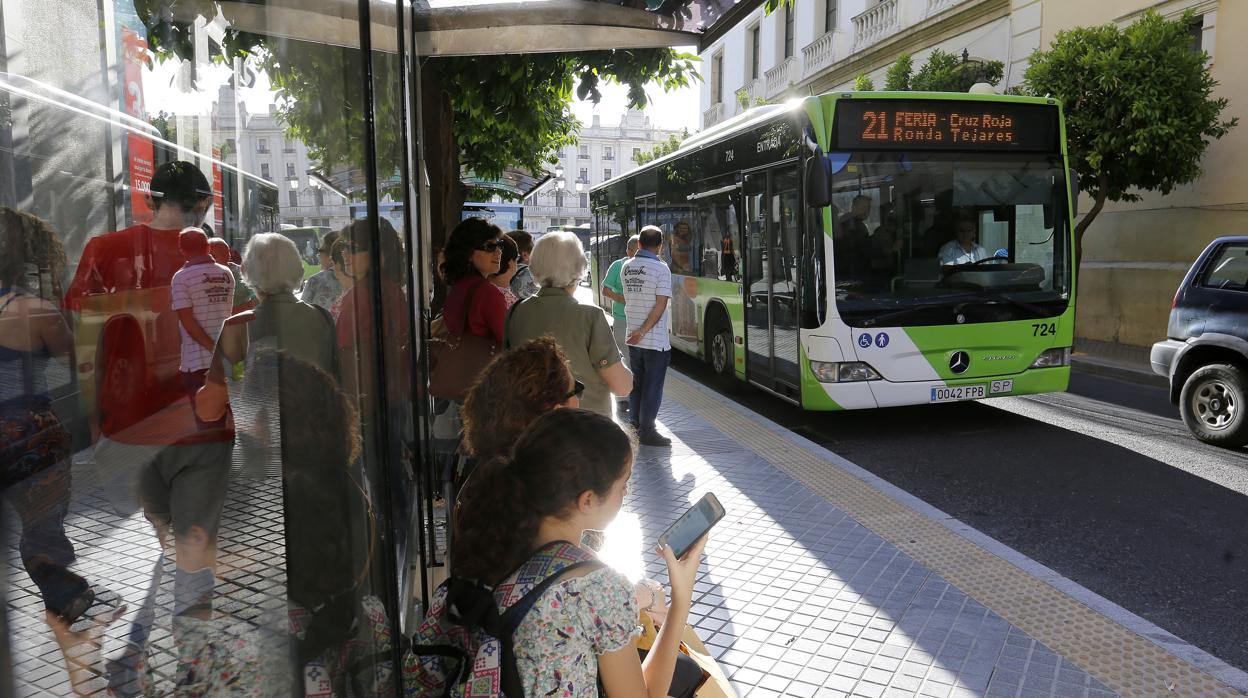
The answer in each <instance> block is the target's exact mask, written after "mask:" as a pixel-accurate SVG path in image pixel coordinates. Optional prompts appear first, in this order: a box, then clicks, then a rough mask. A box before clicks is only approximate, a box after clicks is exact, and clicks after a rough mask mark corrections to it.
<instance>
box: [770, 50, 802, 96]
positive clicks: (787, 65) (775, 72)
mask: <svg viewBox="0 0 1248 698" xmlns="http://www.w3.org/2000/svg"><path fill="white" fill-rule="evenodd" d="M766 80H767V99H772V98H774V97H776V96H777V95H779V94H780V93H781V92H784V91H785V90H787V89H789V85H793V84H795V83H796V82H797V56H789V57H788V58H786V59H784V60H783V61H781V62H780V64H779V65H777V66H776V67H774V68H772V69H771V70H769V71H767V77H766Z"/></svg>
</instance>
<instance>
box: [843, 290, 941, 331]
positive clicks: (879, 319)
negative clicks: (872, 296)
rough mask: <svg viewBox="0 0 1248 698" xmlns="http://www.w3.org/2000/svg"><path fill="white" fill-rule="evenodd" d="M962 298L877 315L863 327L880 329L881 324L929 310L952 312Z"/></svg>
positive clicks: (864, 322)
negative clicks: (956, 302)
mask: <svg viewBox="0 0 1248 698" xmlns="http://www.w3.org/2000/svg"><path fill="white" fill-rule="evenodd" d="M960 298H963V296H951V297H948V298H945V299H942V300H941V301H940V302H938V303H920V304H918V305H910V306H907V307H905V308H901V309H899V310H893V311H890V312H887V313H884V314H883V315H876V316H874V317H870V318H867V319H866V320H863V321H862V326H863V327H878V326H879V325H880V324H882V323H884V322H886V321H889V320H900V319H901V318H905V317H909V316H910V315H916V314H919V313H923V312H927V311H929V310H936V309H940V308H944V309H948V310H950V311H952V310H953V302H954V301H956V300H958V299H960Z"/></svg>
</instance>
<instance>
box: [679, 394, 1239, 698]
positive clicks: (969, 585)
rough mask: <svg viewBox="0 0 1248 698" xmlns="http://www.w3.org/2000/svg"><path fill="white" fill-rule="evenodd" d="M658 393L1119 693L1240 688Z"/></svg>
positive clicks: (742, 424) (745, 427)
mask: <svg viewBox="0 0 1248 698" xmlns="http://www.w3.org/2000/svg"><path fill="white" fill-rule="evenodd" d="M664 392H665V396H666V397H668V398H672V399H675V400H677V401H679V402H680V403H681V404H683V405H685V406H686V407H688V408H689V409H690V410H693V411H694V412H695V413H697V414H698V415H699V416H700V417H702V418H703V419H705V420H706V421H707V422H709V423H711V424H713V425H714V426H715V427H717V428H719V429H720V430H722V431H723V432H724V433H725V434H727V435H729V436H730V437H731V438H733V439H734V440H736V441H737V442H738V443H740V444H741V445H742V446H744V447H746V448H748V449H750V450H752V451H754V452H755V453H757V454H759V455H760V456H762V457H763V458H765V459H766V460H767V461H769V462H771V463H772V464H773V465H775V466H776V467H778V468H780V469H781V470H783V471H785V472H786V473H788V474H789V475H790V476H792V477H793V478H795V479H797V480H799V481H800V482H802V483H803V484H804V485H806V486H807V487H809V488H810V489H811V490H813V491H815V492H817V493H818V494H820V495H821V496H823V497H826V498H827V499H828V501H829V502H831V503H832V504H833V505H835V506H836V507H838V508H839V509H841V510H842V511H844V512H846V513H847V514H849V515H850V516H852V517H853V518H854V519H856V520H857V521H858V522H859V523H861V524H862V525H863V526H865V527H867V528H869V529H871V530H872V531H874V532H875V533H876V534H878V535H879V536H881V537H882V538H884V539H885V540H887V541H888V542H889V543H891V544H893V545H895V546H896V547H898V548H900V549H901V550H902V551H904V552H905V553H906V554H908V555H910V556H911V557H913V558H914V559H915V560H917V561H918V562H920V563H921V564H923V565H925V566H926V567H927V568H928V569H930V570H932V571H933V572H935V573H936V574H938V575H940V576H941V577H943V578H944V579H945V580H947V581H948V582H950V583H952V584H953V585H955V586H957V587H958V588H959V589H961V590H962V591H964V592H965V593H966V594H968V595H969V596H971V597H972V598H974V599H975V600H976V601H978V602H979V603H981V604H983V605H984V606H986V607H987V608H989V609H991V610H992V611H993V612H995V613H997V614H998V615H1000V616H1001V617H1002V618H1004V619H1005V620H1007V621H1009V622H1010V623H1011V624H1013V625H1014V626H1016V627H1017V628H1018V629H1019V630H1022V631H1023V632H1025V633H1027V634H1028V635H1030V636H1031V637H1032V638H1034V639H1036V640H1037V641H1039V642H1041V643H1043V644H1045V645H1047V646H1048V647H1050V648H1052V649H1053V650H1054V651H1056V652H1057V653H1059V654H1061V655H1062V656H1064V657H1065V658H1066V659H1067V660H1069V661H1070V662H1072V663H1074V664H1076V665H1078V666H1079V667H1081V668H1083V669H1084V670H1085V671H1087V672H1088V673H1089V674H1091V675H1092V676H1093V677H1095V678H1096V679H1097V680H1099V681H1101V682H1102V683H1104V684H1105V685H1106V686H1108V687H1109V688H1111V689H1113V690H1114V691H1116V692H1118V693H1120V694H1122V695H1123V696H1193V697H1195V696H1199V697H1201V698H1206V697H1210V696H1218V697H1220V696H1248V694H1246V693H1242V692H1240V691H1238V690H1236V689H1235V688H1233V687H1231V686H1228V685H1226V684H1225V683H1223V682H1222V681H1220V680H1218V679H1217V678H1216V677H1213V676H1211V675H1209V674H1208V673H1206V672H1204V671H1203V670H1201V669H1200V668H1198V667H1196V666H1193V665H1192V664H1189V663H1188V662H1185V661H1183V660H1182V659H1180V658H1178V657H1176V656H1174V655H1172V654H1170V653H1169V652H1166V651H1165V650H1164V649H1162V648H1161V647H1159V646H1158V645H1156V644H1154V643H1153V642H1151V641H1150V640H1148V639H1147V638H1144V637H1142V636H1140V635H1138V634H1137V633H1135V632H1133V631H1131V630H1130V629H1128V628H1125V627H1123V626H1122V625H1119V624H1118V623H1116V622H1114V621H1113V620H1111V619H1109V618H1107V617H1105V616H1104V615H1102V614H1100V613H1098V612H1096V611H1094V610H1093V609H1091V608H1088V607H1087V606H1086V605H1084V604H1082V603H1080V602H1079V601H1077V600H1076V599H1074V598H1072V597H1071V596H1069V595H1067V594H1065V593H1063V592H1062V591H1060V590H1058V589H1056V588H1054V587H1052V586H1051V585H1049V584H1047V583H1045V582H1043V581H1041V580H1039V579H1037V578H1035V577H1033V576H1032V575H1031V574H1029V573H1028V572H1026V571H1024V570H1021V569H1019V568H1018V567H1016V566H1014V565H1013V564H1011V563H1009V562H1007V561H1006V560H1003V559H1001V558H1000V557H997V556H996V555H994V554H992V553H990V552H988V551H987V550H984V549H983V548H981V547H979V546H978V545H976V544H975V543H973V542H971V541H969V540H967V539H965V538H963V537H961V536H959V535H958V534H956V533H955V532H953V531H951V530H949V529H948V528H946V527H944V526H942V525H941V524H939V523H938V522H935V521H933V520H931V519H929V518H928V517H926V516H924V515H923V514H921V513H919V512H917V511H914V510H912V509H910V508H909V507H907V506H905V505H904V504H902V503H900V502H898V501H896V500H894V499H893V498H892V497H890V496H888V495H886V494H884V493H883V492H881V491H879V490H877V489H875V488H874V487H872V486H871V485H870V484H868V483H866V482H864V481H863V480H861V479H859V478H858V477H856V476H854V475H853V474H851V473H849V472H847V471H845V470H843V469H842V468H840V467H839V466H838V465H837V464H836V463H833V462H830V461H828V460H826V459H824V458H823V457H822V456H820V455H819V454H817V453H815V452H813V451H811V450H810V449H807V448H804V447H803V446H801V445H800V444H797V443H794V442H792V441H790V440H788V439H786V438H784V437H783V436H781V435H780V434H777V433H776V432H774V431H772V430H771V429H768V428H767V427H765V426H764V425H761V424H759V423H756V422H754V421H751V420H750V419H749V417H748V416H747V415H746V414H745V413H743V412H742V411H740V410H739V409H737V408H735V407H731V406H728V405H725V404H724V403H723V402H722V398H719V397H718V396H714V395H713V394H709V393H708V392H706V391H705V389H703V388H700V387H697V386H695V385H693V384H691V383H690V382H689V381H688V379H685V378H682V377H681V376H679V375H678V374H675V373H674V372H673V373H669V374H668V380H667V386H666V389H665V391H664Z"/></svg>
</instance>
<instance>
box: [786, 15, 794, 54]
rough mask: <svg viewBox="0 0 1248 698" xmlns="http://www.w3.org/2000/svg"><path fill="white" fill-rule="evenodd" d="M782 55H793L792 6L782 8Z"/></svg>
mask: <svg viewBox="0 0 1248 698" xmlns="http://www.w3.org/2000/svg"><path fill="white" fill-rule="evenodd" d="M784 57H785V58H792V57H793V7H792V6H789V7H786V8H784Z"/></svg>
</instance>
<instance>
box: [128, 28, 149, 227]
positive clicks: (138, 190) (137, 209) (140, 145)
mask: <svg viewBox="0 0 1248 698" xmlns="http://www.w3.org/2000/svg"><path fill="white" fill-rule="evenodd" d="M121 45H122V55H123V59H122V65H123V68H124V73H123V78H124V80H125V84H124V91H123V94H122V106H123V108H124V109H125V112H126V114H129V115H130V116H133V117H136V118H139V119H144V120H146V119H147V113H146V109H145V108H144V105H143V67H144V66H145V65H146V64H147V61H148V56H147V40H146V39H144V38H143V37H141V36H139V35H138V34H137V33H136V32H134V31H133V30H131V29H123V30H122V31H121ZM126 140H127V142H126V146H127V148H126V150H127V157H128V160H129V166H130V215H131V217H132V218H133V222H135V223H146V222H148V221H150V220H151V219H152V209H151V207H149V206H148V203H147V201H148V198H147V197H148V193H149V191H150V187H151V183H152V172H153V171H155V169H156V164H155V162H154V161H153V160H154V152H153V148H152V141H151V139H150V138H148V137H147V136H145V135H143V134H141V133H135V132H133V131H131V132H130V133H129V135H128V136H127V139H126Z"/></svg>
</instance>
